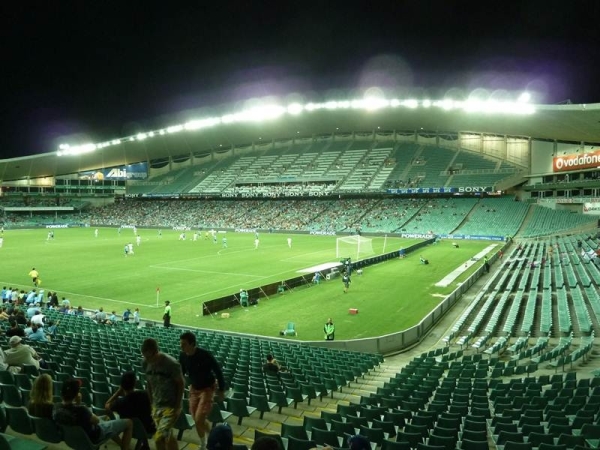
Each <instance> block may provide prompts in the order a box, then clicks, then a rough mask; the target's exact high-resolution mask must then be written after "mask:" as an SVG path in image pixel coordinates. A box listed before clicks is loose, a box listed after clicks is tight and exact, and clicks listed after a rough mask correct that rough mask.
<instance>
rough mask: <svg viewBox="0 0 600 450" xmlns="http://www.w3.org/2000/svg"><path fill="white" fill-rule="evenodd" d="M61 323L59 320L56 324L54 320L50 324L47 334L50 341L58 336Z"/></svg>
mask: <svg viewBox="0 0 600 450" xmlns="http://www.w3.org/2000/svg"><path fill="white" fill-rule="evenodd" d="M59 323H60V320H57V321H56V323H54V321H53V320H51V321H50V322H48V327H47V329H46V331H47V333H48V334H46V337H47V338H48V339H50V340H51V339H54V338H55V337H56V335H57V334H58V324H59Z"/></svg>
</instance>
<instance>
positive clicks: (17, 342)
mask: <svg viewBox="0 0 600 450" xmlns="http://www.w3.org/2000/svg"><path fill="white" fill-rule="evenodd" d="M8 344H9V345H10V348H9V349H8V350H5V351H4V362H5V363H6V364H8V365H9V366H19V367H20V366H22V365H23V364H31V365H34V366H35V367H37V368H38V369H39V368H40V356H39V355H38V354H37V352H36V351H35V350H34V349H33V348H31V347H30V346H29V345H26V344H23V343H22V340H21V336H13V337H11V338H10V339H9V340H8Z"/></svg>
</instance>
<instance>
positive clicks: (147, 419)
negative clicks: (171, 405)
mask: <svg viewBox="0 0 600 450" xmlns="http://www.w3.org/2000/svg"><path fill="white" fill-rule="evenodd" d="M135 382H136V375H135V372H125V373H124V374H123V375H122V376H121V385H120V386H119V389H118V390H117V391H116V392H115V393H114V394H113V395H112V397H110V398H109V399H108V400H107V402H106V405H104V407H105V408H106V410H107V411H111V412H112V411H114V412H116V413H118V414H119V417H122V418H124V419H134V418H138V419H140V421H141V422H142V425H144V429H145V430H146V433H148V434H154V433H156V426H155V425H154V421H153V420H152V406H151V405H150V397H148V393H147V392H146V391H138V390H136V389H135Z"/></svg>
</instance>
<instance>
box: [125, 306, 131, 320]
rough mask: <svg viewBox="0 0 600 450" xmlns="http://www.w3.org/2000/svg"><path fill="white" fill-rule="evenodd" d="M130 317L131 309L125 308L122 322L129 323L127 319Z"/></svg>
mask: <svg viewBox="0 0 600 450" xmlns="http://www.w3.org/2000/svg"><path fill="white" fill-rule="evenodd" d="M130 316H131V309H129V308H127V309H126V310H125V311H124V312H123V322H129V317H130Z"/></svg>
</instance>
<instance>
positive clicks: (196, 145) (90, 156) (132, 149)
mask: <svg viewBox="0 0 600 450" xmlns="http://www.w3.org/2000/svg"><path fill="white" fill-rule="evenodd" d="M535 110H536V112H535V113H534V114H531V115H510V114H491V113H490V114H486V113H470V112H465V111H462V110H451V111H447V110H444V109H443V108H423V107H420V108H417V109H411V108H407V107H402V108H386V109H378V110H374V111H367V110H364V109H344V110H326V109H319V110H314V111H310V112H305V113H302V114H298V115H291V114H286V115H283V116H281V117H279V118H277V119H274V120H268V121H261V122H258V121H257V122H241V123H230V124H219V125H218V126H211V127H208V128H203V129H200V130H189V131H188V130H185V129H184V130H182V131H180V132H177V133H164V134H160V135H158V132H157V133H156V134H155V136H154V137H152V138H149V139H142V140H139V139H136V138H135V136H133V137H131V138H129V139H123V138H120V139H119V140H120V143H119V144H118V145H110V146H107V147H104V148H100V149H97V150H96V151H94V152H92V153H86V154H81V155H66V156H58V153H57V151H53V152H49V153H44V154H40V155H35V156H26V157H20V158H12V159H5V160H1V161H0V180H3V181H14V180H20V179H27V178H40V177H53V176H58V175H67V174H72V173H77V172H81V171H86V170H94V169H98V168H107V167H114V166H120V165H123V164H131V163H136V162H140V161H148V160H153V159H158V158H165V157H169V156H180V155H185V154H190V153H196V154H199V153H204V152H210V151H213V150H219V149H225V148H230V147H231V146H236V147H237V146H247V145H250V144H252V143H267V142H271V141H273V140H276V141H278V140H286V139H295V138H308V137H312V136H321V135H331V134H335V133H337V134H347V133H352V132H358V133H360V132H373V131H375V132H378V131H379V132H382V133H383V132H389V131H398V132H401V131H415V130H417V131H419V130H423V132H439V133H448V132H449V133H457V132H474V133H484V134H492V135H508V136H513V137H527V138H534V139H544V140H557V141H562V142H575V143H579V142H585V143H587V144H600V104H591V105H581V104H580V105H558V106H550V105H536V106H535ZM169 125H172V124H166V127H167V126H169ZM166 127H165V129H166ZM148 131H149V130H148Z"/></svg>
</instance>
